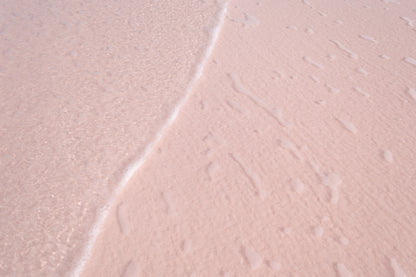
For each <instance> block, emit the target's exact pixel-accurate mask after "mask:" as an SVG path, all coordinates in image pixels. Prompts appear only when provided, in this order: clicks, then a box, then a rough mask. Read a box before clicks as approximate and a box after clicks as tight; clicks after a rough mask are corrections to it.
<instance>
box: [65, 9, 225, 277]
mask: <svg viewBox="0 0 416 277" xmlns="http://www.w3.org/2000/svg"><path fill="white" fill-rule="evenodd" d="M228 3H229V1H225V2H224V3H221V4H219V5H220V10H219V12H218V14H217V17H218V18H217V25H216V26H215V27H214V28H213V29H212V30H211V32H210V39H209V40H208V45H207V47H206V48H205V52H204V54H203V55H202V58H201V61H200V62H199V63H198V64H197V66H196V68H195V74H194V76H193V78H192V79H191V81H190V82H189V84H188V87H187V88H186V90H185V95H184V97H183V98H182V99H180V100H179V102H178V104H177V105H176V106H175V108H174V109H173V111H172V113H171V115H170V116H169V117H168V119H167V120H166V122H165V124H163V126H162V127H161V129H160V130H159V132H157V133H156V135H155V138H154V139H153V141H151V142H150V143H149V144H148V145H147V146H146V148H145V149H144V151H143V154H142V155H141V156H140V157H139V158H138V159H137V160H136V161H134V162H132V163H131V164H130V165H128V166H127V168H126V169H125V170H124V174H123V175H122V177H121V180H120V182H119V183H118V185H117V186H116V188H115V190H114V192H113V194H112V196H111V197H110V200H109V201H108V202H107V203H106V204H105V205H104V207H103V208H101V209H100V211H99V213H98V214H99V215H98V219H97V221H96V222H95V223H94V225H93V227H92V228H91V231H90V233H89V235H88V238H89V239H88V241H87V243H86V246H85V247H84V249H83V251H82V254H81V258H80V260H79V261H78V263H76V264H75V266H74V269H73V270H72V271H71V272H70V276H72V277H78V276H80V275H81V273H82V272H83V269H84V267H85V265H86V263H87V261H88V259H89V258H90V256H91V254H92V250H93V246H94V244H95V241H96V240H97V237H98V234H99V233H100V230H101V227H102V226H103V224H104V222H105V220H106V219H107V216H108V213H109V210H110V208H111V207H112V206H113V204H114V203H115V202H116V199H117V196H118V195H119V193H120V192H121V191H122V190H123V189H124V188H125V186H126V185H127V183H128V182H129V181H130V179H131V178H132V176H133V175H134V174H135V173H136V172H137V170H139V168H140V167H141V166H142V165H143V164H144V162H145V161H146V160H147V158H148V157H149V156H150V154H151V153H152V152H153V149H154V148H155V146H156V145H157V144H158V142H159V141H160V140H161V138H162V137H163V136H164V134H165V133H166V131H167V129H168V128H169V127H170V126H171V125H172V124H173V122H174V121H175V120H176V118H177V116H178V114H179V112H180V110H181V109H182V107H183V106H184V104H185V103H186V102H187V100H188V99H189V97H190V95H191V92H192V89H193V87H194V86H195V84H196V83H197V81H198V80H199V78H200V77H201V76H202V73H203V70H204V67H205V64H206V62H207V61H208V59H209V57H210V55H211V53H212V51H213V49H214V46H215V44H216V41H217V39H218V35H219V33H220V31H221V29H222V26H223V23H224V18H225V14H226V11H227V6H228Z"/></svg>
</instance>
